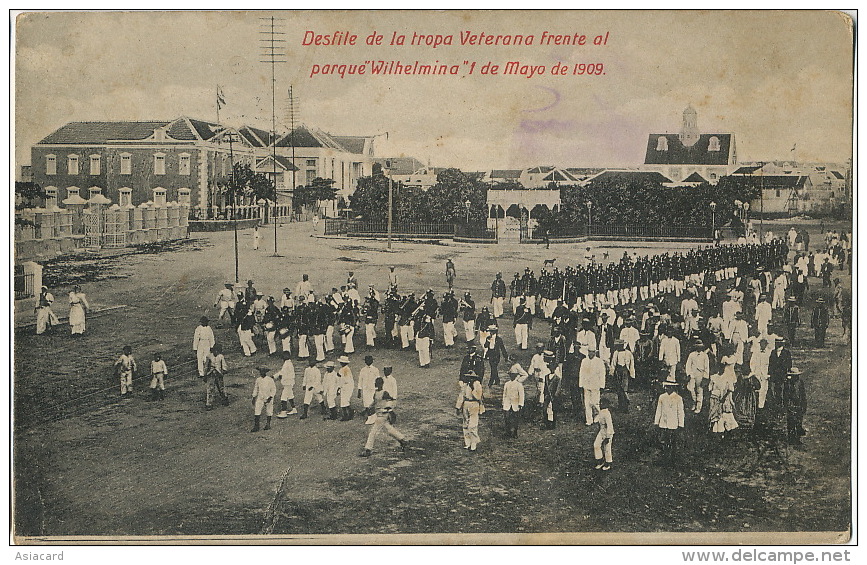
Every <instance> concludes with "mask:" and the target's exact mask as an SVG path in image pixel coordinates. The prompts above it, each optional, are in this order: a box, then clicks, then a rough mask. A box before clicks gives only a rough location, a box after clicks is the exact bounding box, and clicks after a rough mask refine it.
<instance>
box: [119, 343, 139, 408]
mask: <svg viewBox="0 0 867 565" xmlns="http://www.w3.org/2000/svg"><path fill="white" fill-rule="evenodd" d="M137 368H138V367H137V366H136V364H135V357H133V356H132V347H130V346H129V345H125V346H124V347H123V354H121V356H120V357H118V359H117V361H115V363H114V371H115V373H116V374H117V375H118V376H119V377H120V395H121V396H122V397H126V395H128V394H129V395H132V378H133V375H134V374H135V370H136V369H137Z"/></svg>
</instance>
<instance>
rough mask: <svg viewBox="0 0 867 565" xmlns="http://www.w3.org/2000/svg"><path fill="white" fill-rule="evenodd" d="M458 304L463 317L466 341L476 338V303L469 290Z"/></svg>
mask: <svg viewBox="0 0 867 565" xmlns="http://www.w3.org/2000/svg"><path fill="white" fill-rule="evenodd" d="M459 306H460V308H461V316H462V317H463V319H464V334H465V336H466V338H467V341H468V342H470V341H473V340H474V339H476V303H475V301H473V297H472V296H470V293H469V292H467V293H465V294H464V297H463V298H462V299H461V301H460V304H459Z"/></svg>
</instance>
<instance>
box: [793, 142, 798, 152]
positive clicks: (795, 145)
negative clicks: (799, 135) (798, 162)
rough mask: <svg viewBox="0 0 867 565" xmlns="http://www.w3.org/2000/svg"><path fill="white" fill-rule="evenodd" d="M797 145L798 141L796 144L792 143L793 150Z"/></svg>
mask: <svg viewBox="0 0 867 565" xmlns="http://www.w3.org/2000/svg"><path fill="white" fill-rule="evenodd" d="M797 146H798V144H797V143H796V144H794V145H792V151H794V150H795V147H797Z"/></svg>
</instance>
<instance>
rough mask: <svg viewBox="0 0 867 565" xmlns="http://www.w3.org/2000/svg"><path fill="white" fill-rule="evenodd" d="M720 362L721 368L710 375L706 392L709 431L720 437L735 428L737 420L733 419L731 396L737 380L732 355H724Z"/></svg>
mask: <svg viewBox="0 0 867 565" xmlns="http://www.w3.org/2000/svg"><path fill="white" fill-rule="evenodd" d="M720 362H721V363H722V365H723V370H722V371H721V372H720V373H718V374H715V375H711V377H710V383H709V384H708V392H709V393H710V404H709V408H710V410H709V411H708V417H709V420H710V426H711V428H710V430H711V432H713V433H714V434H715V435H718V436H720V437H721V436H723V435H724V434H725V432H727V431H730V430H733V429H735V428H737V427H738V422H737V420H735V415H734V402H733V396H732V395H733V394H734V391H735V383H736V382H737V375H736V374H735V359H734V356H731V355H729V356H725V357H723V358H722V359H721V360H720Z"/></svg>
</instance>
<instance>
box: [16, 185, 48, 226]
mask: <svg viewBox="0 0 867 565" xmlns="http://www.w3.org/2000/svg"><path fill="white" fill-rule="evenodd" d="M44 199H45V189H43V188H42V187H41V186H40V185H39V184H38V183H35V182H21V181H15V209H16V210H23V209H24V208H36V207H38V206H41V205H42V202H43V200H44ZM15 225H16V226H32V225H34V224H33V222H31V221H30V220H26V219H24V218H20V217H18V216H17V215H16V216H15Z"/></svg>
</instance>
